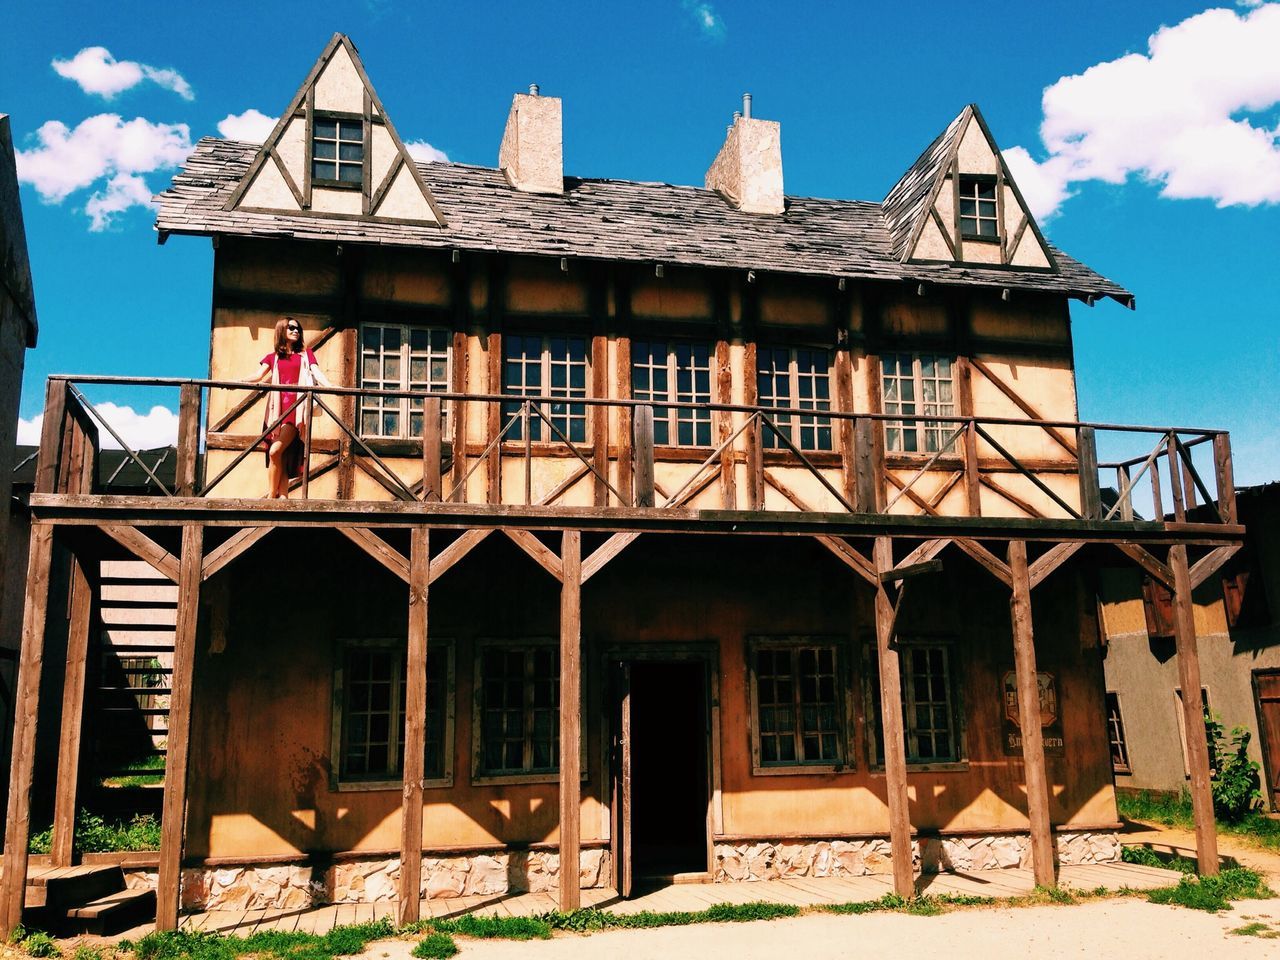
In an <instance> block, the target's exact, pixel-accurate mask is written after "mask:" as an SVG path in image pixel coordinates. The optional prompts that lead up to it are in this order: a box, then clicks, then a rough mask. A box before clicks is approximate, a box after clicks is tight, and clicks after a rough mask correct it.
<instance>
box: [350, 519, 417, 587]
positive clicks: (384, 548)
mask: <svg viewBox="0 0 1280 960" xmlns="http://www.w3.org/2000/svg"><path fill="white" fill-rule="evenodd" d="M336 529H337V531H338V532H339V533H340V534H342V535H343V536H344V537H346V538H347V539H348V540H350V541H351V542H352V543H354V544H355V545H356V546H357V547H359V548H360V549H361V550H363V551H364V552H365V553H367V554H368V555H369V556H370V557H372V558H373V559H374V560H376V561H377V562H378V563H380V564H382V566H384V567H386V569H388V570H390V571H391V572H392V573H394V574H395V575H396V576H397V577H399V578H400V579H401V580H403V581H404V582H405V583H408V584H410V585H412V583H413V581H412V579H411V577H412V573H411V570H410V566H411V561H410V560H406V559H405V558H404V555H403V554H402V553H401V552H400V551H399V550H397V549H396V548H395V547H393V546H391V544H389V543H387V541H385V540H383V539H382V538H381V537H380V536H378V535H377V534H376V533H374V532H373V531H372V530H370V529H368V528H367V527H337V528H336ZM412 529H413V530H417V529H419V528H418V527H413V528H412ZM410 535H411V537H412V531H411V533H410Z"/></svg>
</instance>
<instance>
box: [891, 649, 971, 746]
mask: <svg viewBox="0 0 1280 960" xmlns="http://www.w3.org/2000/svg"><path fill="white" fill-rule="evenodd" d="M868 661H869V665H870V668H871V669H870V675H871V677H872V683H871V689H870V697H871V704H870V710H871V712H872V713H873V715H874V716H875V731H874V733H875V750H874V756H875V758H876V762H877V763H878V764H883V763H884V738H883V734H882V731H883V729H884V727H883V725H882V723H881V713H880V680H879V670H878V664H879V659H878V657H877V656H876V651H875V647H874V644H871V645H869V654H868ZM898 664H899V667H900V669H901V671H902V721H903V732H904V734H905V739H906V752H907V763H910V764H922V765H923V764H936V763H958V762H960V761H962V760H963V759H964V748H963V743H962V739H963V738H962V737H961V732H960V703H959V697H958V694H957V683H956V679H955V670H956V665H955V663H954V645H953V644H951V643H947V642H944V641H925V640H913V639H909V638H900V639H899V641H898Z"/></svg>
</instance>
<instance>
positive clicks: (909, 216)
mask: <svg viewBox="0 0 1280 960" xmlns="http://www.w3.org/2000/svg"><path fill="white" fill-rule="evenodd" d="M969 110H970V108H969V107H965V109H964V111H963V112H962V113H961V114H960V115H959V116H958V117H956V118H955V119H954V120H952V121H951V123H950V124H949V125H948V126H947V129H945V130H943V131H942V133H940V134H938V138H937V139H936V140H934V141H933V143H931V144H929V146H928V147H926V148H925V151H924V153H922V154H920V156H919V157H918V158H917V159H916V162H915V163H913V164H912V165H911V166H910V167H908V168H907V172H906V173H904V174H903V175H902V179H901V180H899V181H898V182H897V183H895V184H894V185H893V189H892V190H890V191H889V193H888V195H887V196H886V197H885V198H884V202H883V203H882V204H881V205H880V206H881V209H882V210H883V211H884V220H885V225H886V226H887V227H888V228H889V236H890V237H891V238H892V244H891V249H892V250H893V256H894V259H896V260H905V259H906V256H907V249H908V247H910V245H911V240H912V237H913V236H914V234H915V231H916V225H917V224H918V223H919V222H920V219H921V217H923V216H924V215H925V211H926V210H927V209H928V206H929V200H930V198H931V196H932V194H933V188H934V187H935V186H936V185H937V183H938V174H939V173H940V172H941V171H942V168H943V167H944V166H945V165H946V163H947V161H948V160H949V159H950V157H951V154H952V152H953V151H954V150H955V148H956V140H958V139H959V137H960V133H961V131H962V130H964V126H965V120H966V119H967V118H968V116H969Z"/></svg>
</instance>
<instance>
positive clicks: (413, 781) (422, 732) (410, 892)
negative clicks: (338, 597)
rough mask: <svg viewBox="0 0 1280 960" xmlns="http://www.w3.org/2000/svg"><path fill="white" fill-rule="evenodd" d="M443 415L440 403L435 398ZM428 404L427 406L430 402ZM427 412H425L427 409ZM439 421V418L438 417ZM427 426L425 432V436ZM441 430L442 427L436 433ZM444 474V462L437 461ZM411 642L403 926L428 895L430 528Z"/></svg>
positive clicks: (416, 539) (412, 609)
mask: <svg viewBox="0 0 1280 960" xmlns="http://www.w3.org/2000/svg"><path fill="white" fill-rule="evenodd" d="M435 404H436V408H437V413H438V412H439V406H440V401H439V400H436V401H435ZM424 407H425V404H424ZM424 413H425V411H424ZM436 423H437V424H439V419H437V421H436ZM426 432H427V431H426V430H424V431H423V433H424V436H425V434H426ZM439 433H440V428H439V426H438V425H437V427H436V434H437V436H438V435H439ZM436 463H437V467H436V470H437V472H439V461H438V460H437V461H436ZM409 536H410V540H409V640H408V647H409V650H408V660H407V661H406V662H407V667H406V673H405V688H404V689H405V692H404V798H403V801H402V804H401V808H400V818H401V821H400V910H399V913H398V919H399V921H400V923H401V925H403V924H406V923H414V922H415V921H417V920H418V919H419V916H420V911H421V898H422V816H423V810H422V780H423V777H424V776H425V769H424V750H425V749H426V721H427V636H428V633H427V622H428V621H427V610H428V607H427V584H428V583H430V581H431V540H430V531H429V530H428V529H427V528H426V527H414V528H413V529H412V531H411V532H410V534H409Z"/></svg>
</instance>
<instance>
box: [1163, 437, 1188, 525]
mask: <svg viewBox="0 0 1280 960" xmlns="http://www.w3.org/2000/svg"><path fill="white" fill-rule="evenodd" d="M1165 453H1166V454H1167V455H1168V457H1169V493H1170V494H1171V495H1172V496H1173V519H1174V520H1175V521H1177V522H1178V523H1184V522H1186V519H1187V508H1186V503H1185V501H1184V500H1183V499H1182V469H1181V466H1182V464H1181V458H1180V457H1179V456H1178V446H1177V444H1175V443H1174V435H1173V434H1172V433H1170V434H1169V442H1168V447H1167V449H1166V451H1165ZM1156 519H1157V520H1161V519H1163V517H1160V516H1157V517H1156Z"/></svg>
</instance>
